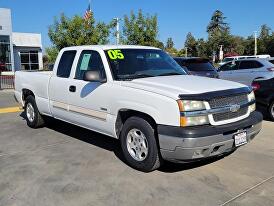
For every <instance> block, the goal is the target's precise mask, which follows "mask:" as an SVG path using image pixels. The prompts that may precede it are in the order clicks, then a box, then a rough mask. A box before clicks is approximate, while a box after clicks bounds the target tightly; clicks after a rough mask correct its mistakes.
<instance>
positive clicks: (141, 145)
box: [127, 129, 148, 161]
mask: <svg viewBox="0 0 274 206" xmlns="http://www.w3.org/2000/svg"><path fill="white" fill-rule="evenodd" d="M127 150H128V152H129V154H130V155H131V157H133V159H135V160H137V161H143V160H144V159H145V158H146V157H147V155H148V143H147V138H146V136H145V135H144V134H143V133H142V132H141V131H140V130H139V129H132V130H130V131H129V132H128V134H127Z"/></svg>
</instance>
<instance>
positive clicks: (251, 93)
mask: <svg viewBox="0 0 274 206" xmlns="http://www.w3.org/2000/svg"><path fill="white" fill-rule="evenodd" d="M247 98H248V101H249V102H252V101H254V100H255V94H254V92H253V91H252V92H250V93H249V94H248V95H247Z"/></svg>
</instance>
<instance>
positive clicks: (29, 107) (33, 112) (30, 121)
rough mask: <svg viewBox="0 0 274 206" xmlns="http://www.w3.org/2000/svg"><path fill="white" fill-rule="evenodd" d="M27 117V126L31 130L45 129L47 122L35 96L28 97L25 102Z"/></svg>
mask: <svg viewBox="0 0 274 206" xmlns="http://www.w3.org/2000/svg"><path fill="white" fill-rule="evenodd" d="M25 115H26V120H27V125H28V126H29V127H31V128H34V129H36V128H40V127H43V126H44V124H45V121H44V119H43V117H42V115H41V114H40V113H39V110H38V108H37V105H36V102H35V98H34V97H33V96H28V97H27V98H26V101H25Z"/></svg>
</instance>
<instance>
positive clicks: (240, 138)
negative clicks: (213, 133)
mask: <svg viewBox="0 0 274 206" xmlns="http://www.w3.org/2000/svg"><path fill="white" fill-rule="evenodd" d="M234 140H235V146H236V147H239V146H241V145H244V144H246V143H247V140H246V132H240V133H238V134H235V135H234Z"/></svg>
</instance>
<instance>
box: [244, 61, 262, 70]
mask: <svg viewBox="0 0 274 206" xmlns="http://www.w3.org/2000/svg"><path fill="white" fill-rule="evenodd" d="M262 66H263V65H262V64H261V63H260V62H258V61H255V60H253V61H242V62H241V64H240V69H256V68H260V67H262Z"/></svg>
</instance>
